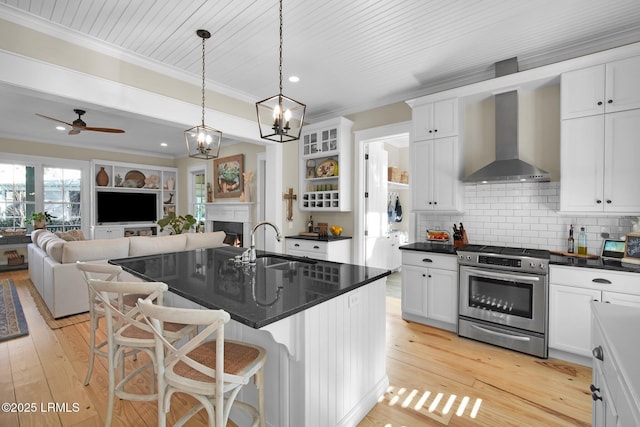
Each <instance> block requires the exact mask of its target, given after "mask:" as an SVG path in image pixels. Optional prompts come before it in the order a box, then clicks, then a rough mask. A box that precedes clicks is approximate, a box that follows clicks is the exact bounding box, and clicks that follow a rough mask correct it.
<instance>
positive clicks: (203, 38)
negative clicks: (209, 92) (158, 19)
mask: <svg viewBox="0 0 640 427" xmlns="http://www.w3.org/2000/svg"><path fill="white" fill-rule="evenodd" d="M205 40H206V38H205V37H202V127H204V51H205V50H204V42H205ZM280 79H281V81H282V78H280ZM280 85H281V86H282V83H280Z"/></svg>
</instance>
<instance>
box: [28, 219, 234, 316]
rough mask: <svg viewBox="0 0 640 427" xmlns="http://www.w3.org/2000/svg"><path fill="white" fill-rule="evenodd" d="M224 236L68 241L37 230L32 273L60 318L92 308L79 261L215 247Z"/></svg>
mask: <svg viewBox="0 0 640 427" xmlns="http://www.w3.org/2000/svg"><path fill="white" fill-rule="evenodd" d="M224 238H225V233H224V231H217V232H212V233H186V234H178V235H172V236H158V237H147V236H134V237H120V238H117V239H96V240H78V241H66V240H63V239H62V238H60V237H58V236H56V235H55V234H54V233H52V232H50V231H46V230H35V231H34V232H33V233H32V234H31V240H32V243H30V244H29V245H28V249H27V250H28V257H29V276H30V277H31V281H32V282H33V284H34V285H35V287H36V289H37V290H38V292H39V293H40V295H41V296H42V299H43V300H44V302H45V303H46V304H47V307H49V311H51V314H52V315H53V317H54V318H59V317H64V316H69V315H72V314H77V313H83V312H86V311H88V310H89V298H88V293H87V285H86V283H85V282H84V279H83V277H82V274H81V273H80V271H79V270H78V269H77V267H76V265H75V264H76V261H92V262H101V263H107V261H108V260H109V259H117V258H127V257H135V256H143V255H154V254H159V253H167V252H180V251H186V250H194V249H202V248H213V247H218V246H224V243H223V241H224ZM125 274H127V273H125ZM131 277H132V276H130V275H129V278H128V279H127V280H129V279H130V278H131ZM136 280H139V279H136Z"/></svg>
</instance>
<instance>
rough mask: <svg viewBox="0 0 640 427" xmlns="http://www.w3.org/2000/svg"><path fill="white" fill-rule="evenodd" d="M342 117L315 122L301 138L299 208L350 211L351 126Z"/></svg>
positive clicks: (305, 209)
mask: <svg viewBox="0 0 640 427" xmlns="http://www.w3.org/2000/svg"><path fill="white" fill-rule="evenodd" d="M352 124H353V122H351V121H350V120H347V119H345V118H343V117H340V118H337V119H333V120H327V121H324V122H321V123H314V124H312V125H309V126H305V127H304V128H303V129H302V136H301V138H300V153H301V155H300V193H301V194H302V197H300V199H299V208H300V210H304V211H350V210H351V183H350V182H349V177H350V174H351V144H350V141H351V126H352Z"/></svg>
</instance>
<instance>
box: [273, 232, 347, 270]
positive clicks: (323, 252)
mask: <svg viewBox="0 0 640 427" xmlns="http://www.w3.org/2000/svg"><path fill="white" fill-rule="evenodd" d="M285 251H286V252H287V254H289V255H294V256H301V257H307V258H315V259H320V260H323V261H333V262H341V263H345V264H349V263H351V239H341V240H330V241H324V240H309V239H296V238H295V237H287V240H286V244H285Z"/></svg>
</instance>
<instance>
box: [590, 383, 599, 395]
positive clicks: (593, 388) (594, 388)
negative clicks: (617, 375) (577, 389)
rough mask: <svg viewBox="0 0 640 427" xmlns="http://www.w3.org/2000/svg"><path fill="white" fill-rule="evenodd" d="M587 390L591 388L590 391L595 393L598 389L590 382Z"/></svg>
mask: <svg viewBox="0 0 640 427" xmlns="http://www.w3.org/2000/svg"><path fill="white" fill-rule="evenodd" d="M589 390H591V393H595V392H596V391H600V389H599V388H598V387H596V386H594V385H593V384H591V385H590V386H589Z"/></svg>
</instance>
